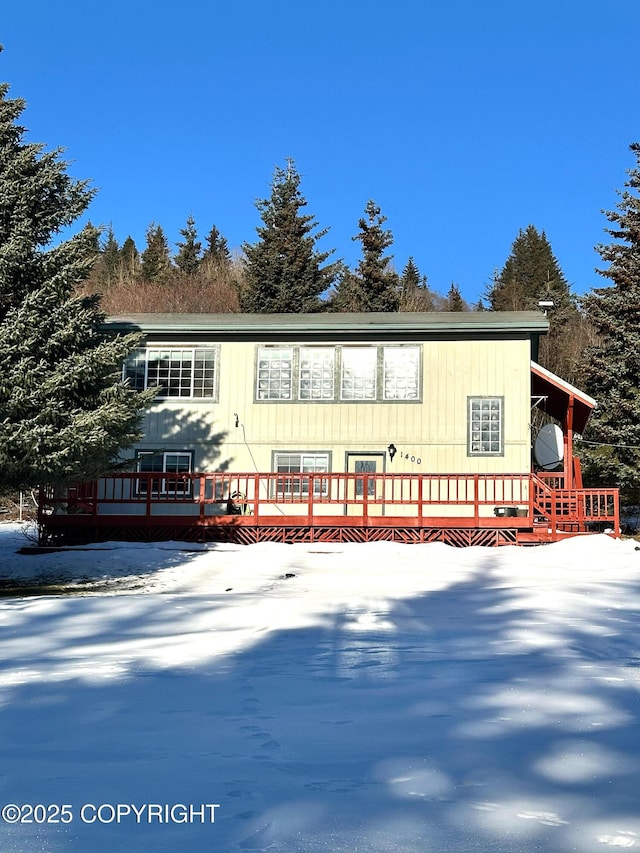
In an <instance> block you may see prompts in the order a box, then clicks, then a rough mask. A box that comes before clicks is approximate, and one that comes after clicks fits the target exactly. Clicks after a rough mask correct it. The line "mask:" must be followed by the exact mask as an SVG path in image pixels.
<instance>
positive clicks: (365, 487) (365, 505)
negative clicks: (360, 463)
mask: <svg viewBox="0 0 640 853" xmlns="http://www.w3.org/2000/svg"><path fill="white" fill-rule="evenodd" d="M362 523H363V524H364V526H365V527H368V526H369V475H368V474H365V475H364V476H363V478H362Z"/></svg>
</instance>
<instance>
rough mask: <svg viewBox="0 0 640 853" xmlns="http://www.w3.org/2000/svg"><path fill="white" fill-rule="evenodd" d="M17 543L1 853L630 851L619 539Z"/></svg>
mask: <svg viewBox="0 0 640 853" xmlns="http://www.w3.org/2000/svg"><path fill="white" fill-rule="evenodd" d="M25 544H28V543H25V541H24V539H23V537H22V534H21V532H20V530H19V528H18V526H17V525H10V524H5V525H0V579H2V578H5V579H6V578H12V577H13V578H28V577H31V578H36V577H49V578H54V579H57V578H61V577H64V578H66V579H67V580H69V581H76V582H77V580H78V579H83V578H84V579H85V581H86V580H87V579H90V580H93V581H94V582H95V585H94V586H89V587H87V585H86V583H84V584H83V585H81V586H80V587H79V588H78V590H77V591H76V592H74V593H73V594H66V595H41V596H35V597H20V596H16V597H11V598H4V599H0V738H1V740H0V743H1V747H0V748H1V762H0V807H1V808H2V819H0V850H1V851H2V853H27V852H28V853H32V851H44V853H57V851H73V853H103V851H104V853H107V851H110V853H111V851H123V853H124V851H127V853H130V851H142V853H151V852H152V851H153V853H165V851H178V850H186V851H196V853H199V851H222V853H225V851H261V850H269V851H301V853H307V851H308V852H309V853H316V851H323V853H333V851H402V853H404V851H420V853H444V851H461V853H489V851H492V853H495V851H498V853H521V851H522V853H529V851H545V853H566V852H567V851H578V853H590V852H591V851H607V850H610V849H612V848H613V849H614V850H615V849H629V848H631V849H638V850H640V725H639V723H640V702H639V700H640V668H639V667H640V551H639V550H637V543H636V542H634V541H630V540H628V541H614V540H611V539H609V538H607V537H606V536H596V537H590V538H581V539H573V540H571V541H567V542H563V543H559V544H556V545H548V546H543V547H538V548H530V549H525V548H520V549H518V548H515V547H513V548H511V547H508V548H497V549H491V548H470V549H452V548H449V547H448V546H445V545H394V544H390V543H379V544H370V545H325V544H315V545H276V544H268V545H267V544H264V545H255V546H247V547H242V546H230V545H219V546H211V545H210V546H203V547H200V546H189V545H185V544H183V543H176V542H174V543H162V544H155V545H132V544H122V543H111V544H110V545H106V546H96V549H95V550H80V549H74V550H71V551H64V552H58V553H52V554H46V555H34V556H25V555H19V554H16V550H17V549H18V548H20V547H21V546H22V545H25ZM112 578H113V579H114V580H113V581H111V580H110V579H112ZM107 580H108V581H109V582H108V583H107V584H106V585H105V582H106V581H107ZM12 806H16V807H17V808H12ZM29 806H33V808H32V809H29V808H28V807H29ZM41 806H44V807H47V808H42V807H41ZM56 806H57V807H58V808H57V810H56V808H55V807H56ZM44 821H51V822H44Z"/></svg>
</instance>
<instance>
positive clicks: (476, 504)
mask: <svg viewBox="0 0 640 853" xmlns="http://www.w3.org/2000/svg"><path fill="white" fill-rule="evenodd" d="M494 488H495V482H494ZM479 490H480V475H479V474H474V475H473V524H474V526H475V527H478V525H479V524H480V495H479Z"/></svg>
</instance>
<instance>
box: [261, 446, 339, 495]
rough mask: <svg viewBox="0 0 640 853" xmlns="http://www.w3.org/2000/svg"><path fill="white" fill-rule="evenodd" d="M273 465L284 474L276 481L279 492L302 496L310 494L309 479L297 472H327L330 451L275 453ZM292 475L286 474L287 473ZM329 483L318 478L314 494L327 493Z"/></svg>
mask: <svg viewBox="0 0 640 853" xmlns="http://www.w3.org/2000/svg"><path fill="white" fill-rule="evenodd" d="M273 467H274V470H275V472H276V473H277V474H282V475H283V476H282V477H278V479H277V481H276V490H277V493H278V494H280V495H283V496H286V497H290V496H294V497H296V496H297V497H300V496H303V495H308V494H309V480H308V478H306V477H301V476H297V477H296V476H295V475H296V474H326V473H327V472H328V470H329V454H328V453H312V452H310V453H275V454H274V460H273ZM287 474H288V475H290V476H286V475H287ZM327 487H328V484H327V482H326V481H323V480H318V481H316V482H315V485H314V494H316V495H319V494H326V491H327Z"/></svg>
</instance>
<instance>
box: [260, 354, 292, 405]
mask: <svg viewBox="0 0 640 853" xmlns="http://www.w3.org/2000/svg"><path fill="white" fill-rule="evenodd" d="M292 389H293V350H292V349H291V348H289V347H287V348H275V347H274V348H273V349H272V348H270V347H264V348H262V349H259V350H258V379H257V389H256V398H257V399H258V400H290V399H291V397H292Z"/></svg>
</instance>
